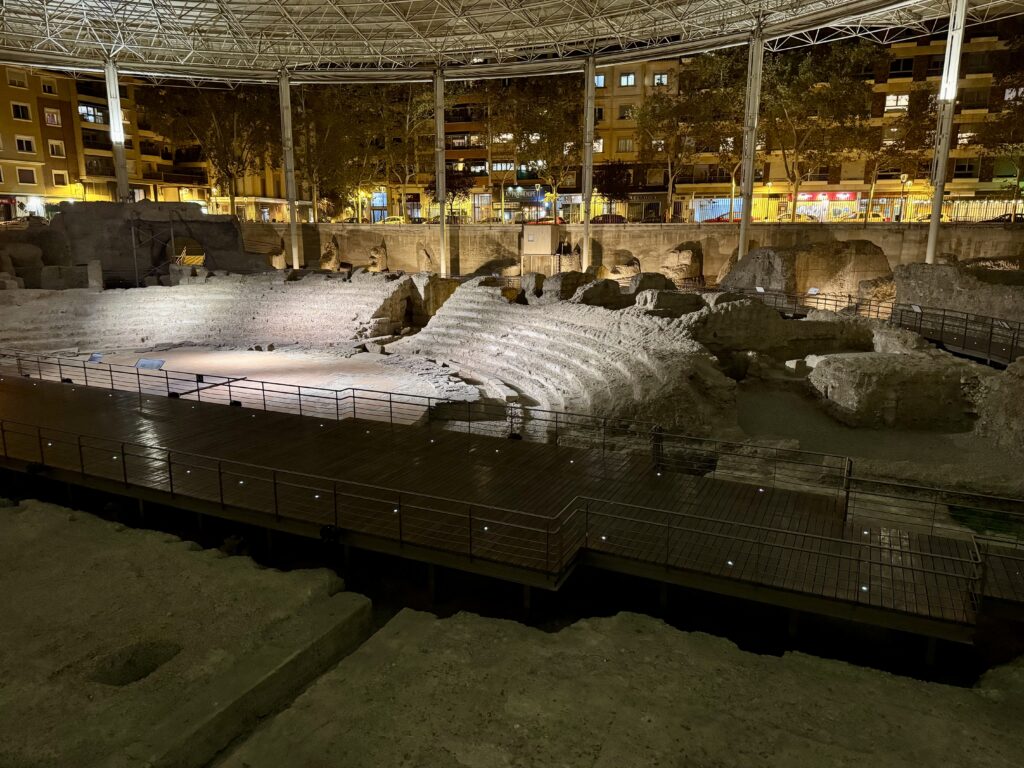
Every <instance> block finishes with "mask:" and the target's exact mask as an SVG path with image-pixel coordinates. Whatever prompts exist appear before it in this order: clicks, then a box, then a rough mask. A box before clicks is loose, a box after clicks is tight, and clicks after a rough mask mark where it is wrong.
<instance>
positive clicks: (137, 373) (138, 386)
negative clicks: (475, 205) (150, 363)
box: [135, 368, 142, 411]
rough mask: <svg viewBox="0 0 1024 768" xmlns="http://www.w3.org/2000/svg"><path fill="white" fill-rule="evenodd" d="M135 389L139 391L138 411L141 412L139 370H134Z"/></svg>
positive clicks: (140, 376)
mask: <svg viewBox="0 0 1024 768" xmlns="http://www.w3.org/2000/svg"><path fill="white" fill-rule="evenodd" d="M135 389H137V390H138V391H139V410H140V411H141V410H142V374H141V373H140V372H139V369H138V368H136V369H135Z"/></svg>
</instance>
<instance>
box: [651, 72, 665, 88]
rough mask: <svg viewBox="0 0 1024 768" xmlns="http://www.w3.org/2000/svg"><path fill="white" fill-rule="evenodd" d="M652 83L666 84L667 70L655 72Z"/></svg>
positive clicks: (656, 84)
mask: <svg viewBox="0 0 1024 768" xmlns="http://www.w3.org/2000/svg"><path fill="white" fill-rule="evenodd" d="M654 85H655V86H659V85H668V72H657V73H655V75H654Z"/></svg>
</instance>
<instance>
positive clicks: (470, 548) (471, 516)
mask: <svg viewBox="0 0 1024 768" xmlns="http://www.w3.org/2000/svg"><path fill="white" fill-rule="evenodd" d="M469 559H470V560H472V559H473V506H472V505H470V507H469Z"/></svg>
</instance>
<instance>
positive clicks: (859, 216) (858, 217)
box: [839, 211, 888, 222]
mask: <svg viewBox="0 0 1024 768" xmlns="http://www.w3.org/2000/svg"><path fill="white" fill-rule="evenodd" d="M867 220H868V221H875V222H882V221H888V219H886V218H885V216H883V215H882V214H880V213H879V212H878V211H871V213H869V214H868V218H867ZM839 221H850V222H858V221H864V214H863V213H848V214H847V215H846V216H843V217H842V218H841V219H839Z"/></svg>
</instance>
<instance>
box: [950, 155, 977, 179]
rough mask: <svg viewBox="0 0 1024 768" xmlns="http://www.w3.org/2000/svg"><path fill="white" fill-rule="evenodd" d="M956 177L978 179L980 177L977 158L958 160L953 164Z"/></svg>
mask: <svg viewBox="0 0 1024 768" xmlns="http://www.w3.org/2000/svg"><path fill="white" fill-rule="evenodd" d="M953 178H954V179H976V178H978V163H977V161H976V160H968V159H966V158H965V159H961V160H957V161H956V164H955V165H954V166H953Z"/></svg>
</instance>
